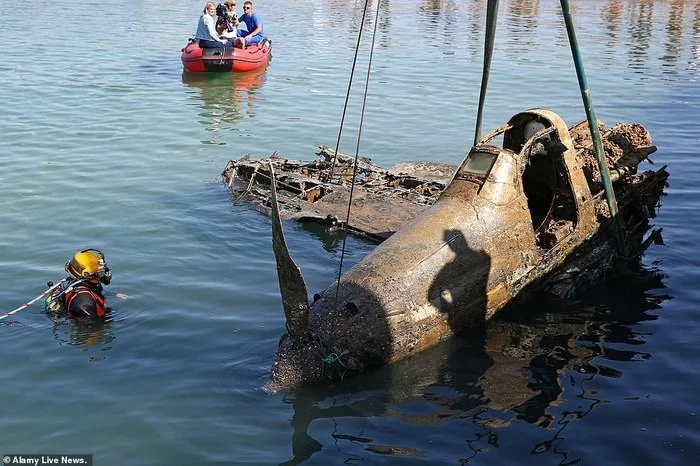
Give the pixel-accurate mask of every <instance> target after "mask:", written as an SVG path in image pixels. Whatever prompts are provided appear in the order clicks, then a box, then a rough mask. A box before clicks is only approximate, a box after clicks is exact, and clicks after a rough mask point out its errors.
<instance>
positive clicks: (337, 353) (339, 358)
mask: <svg viewBox="0 0 700 466" xmlns="http://www.w3.org/2000/svg"><path fill="white" fill-rule="evenodd" d="M309 337H310V338H311V340H312V341H314V342H316V344H317V345H318V347H319V348H320V349H321V350H322V351H328V352H329V353H328V355H327V356H326V357H322V358H321V361H322V362H325V363H326V364H327V366H328V367H332V366H333V364H335V363H338V364H339V365H340V366H341V367H342V372H341V373H340V380H343V378H344V377H345V374H346V373H347V371H348V366H347V365H346V364H345V360H344V359H343V358H344V357H345V356H346V355H347V354H348V350H342V351H341V350H339V349H337V348H336V347H334V346H333V345H331V344H330V343H329V342H328V340H326V339H325V338H323V336H322V335H321V334H320V333H318V332H315V331H314V330H311V329H309ZM321 354H323V353H321ZM325 370H326V366H323V373H324V377H325Z"/></svg>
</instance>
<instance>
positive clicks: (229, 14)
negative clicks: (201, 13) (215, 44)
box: [216, 0, 238, 38]
mask: <svg viewBox="0 0 700 466" xmlns="http://www.w3.org/2000/svg"><path fill="white" fill-rule="evenodd" d="M216 16H217V17H218V19H217V21H216V31H217V32H218V33H219V35H220V36H221V35H223V36H224V37H226V38H232V37H236V35H237V32H238V30H237V29H236V28H237V27H238V15H237V14H236V0H225V1H223V2H221V3H219V4H218V5H216Z"/></svg>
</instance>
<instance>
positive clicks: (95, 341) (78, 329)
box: [51, 317, 114, 360]
mask: <svg viewBox="0 0 700 466" xmlns="http://www.w3.org/2000/svg"><path fill="white" fill-rule="evenodd" d="M51 320H52V321H53V329H52V331H53V336H54V338H55V339H56V340H57V341H58V344H59V346H92V347H95V348H96V349H99V350H100V351H109V350H111V349H112V346H111V345H110V344H111V343H112V342H113V341H114V335H113V333H112V321H111V320H106V321H104V322H94V323H85V322H76V321H75V320H73V319H68V318H65V317H61V318H56V317H52V319H51ZM85 349H87V348H85ZM97 359H104V357H99V358H95V357H92V358H91V360H97Z"/></svg>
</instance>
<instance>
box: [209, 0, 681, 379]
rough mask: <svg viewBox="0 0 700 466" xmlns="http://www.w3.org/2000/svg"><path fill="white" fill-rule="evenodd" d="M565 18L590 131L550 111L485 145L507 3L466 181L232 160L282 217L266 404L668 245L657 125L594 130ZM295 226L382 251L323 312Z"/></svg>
mask: <svg viewBox="0 0 700 466" xmlns="http://www.w3.org/2000/svg"><path fill="white" fill-rule="evenodd" d="M561 4H562V9H563V10H564V19H565V21H566V25H567V32H568V33H569V39H570V43H571V47H572V51H574V62H575V64H576V71H577V75H578V78H579V85H580V87H581V94H582V97H583V100H584V107H585V109H586V116H587V119H586V121H584V122H581V123H578V124H576V125H573V126H572V127H571V128H569V127H567V125H566V123H565V122H564V121H563V119H562V118H561V117H560V116H558V115H557V114H556V113H554V112H552V111H550V110H546V109H542V108H537V109H530V110H526V111H524V112H521V113H518V114H516V115H514V116H513V117H512V118H510V120H508V122H507V123H505V124H503V125H501V126H499V127H498V128H496V129H495V130H494V131H493V132H492V133H490V134H488V135H487V136H485V137H483V138H482V137H481V119H482V111H483V103H484V97H485V93H486V87H487V86H486V83H487V81H488V74H489V68H490V56H491V51H492V49H493V38H494V35H495V17H496V12H497V5H498V0H489V2H488V14H487V28H486V53H485V63H484V73H483V77H482V86H481V95H480V100H479V111H478V115H477V129H476V131H475V137H474V145H473V147H472V148H471V150H469V152H468V153H467V155H466V157H465V158H464V160H463V161H462V162H461V164H460V165H459V166H457V167H456V168H454V169H452V170H450V169H449V167H445V166H431V165H430V164H414V165H410V166H404V167H402V168H394V169H390V170H382V169H380V168H379V167H376V166H375V165H373V164H371V162H370V161H369V160H366V159H360V158H359V155H356V156H355V158H354V159H352V158H343V157H342V156H340V155H339V154H338V153H337V148H336V150H335V151H333V152H332V157H331V156H328V154H325V155H326V156H325V157H324V156H323V153H322V158H321V159H319V160H317V161H315V162H311V163H308V164H302V163H296V162H290V161H288V160H285V159H283V158H281V157H279V156H273V157H270V158H269V159H267V160H264V161H257V162H256V161H253V160H250V159H249V158H244V159H241V160H238V161H231V162H229V164H228V165H227V167H226V169H225V170H224V173H223V176H224V179H225V181H226V182H227V184H228V185H229V186H231V187H232V186H233V181H234V180H236V179H239V180H242V181H243V182H244V183H246V184H247V188H246V189H245V190H244V191H243V194H251V195H253V196H257V198H258V201H259V202H260V203H261V204H260V205H261V206H264V207H265V208H266V209H269V212H270V213H271V215H272V219H273V222H272V225H273V232H272V242H273V249H274V252H275V257H276V260H277V270H278V276H279V282H280V290H281V292H282V303H283V307H284V312H285V317H286V323H287V325H286V327H287V332H286V333H285V334H284V335H283V336H282V338H281V339H280V342H279V347H278V350H277V354H276V357H275V361H274V363H273V366H272V371H271V382H270V384H269V385H268V386H267V387H266V388H267V389H268V390H270V391H279V390H287V389H292V388H295V387H299V386H301V385H306V384H312V383H320V382H324V381H331V380H339V379H342V378H344V377H345V376H347V375H349V374H351V373H355V372H361V371H364V370H366V369H368V368H371V367H374V366H378V365H382V364H386V363H391V362H395V361H398V360H401V359H404V358H406V357H408V356H411V355H412V354H415V353H417V352H420V351H423V350H425V349H427V348H430V347H432V346H434V345H436V344H437V343H438V342H439V341H441V340H444V339H446V338H449V337H450V336H451V335H453V334H455V333H457V332H460V331H461V330H463V329H466V328H469V327H473V326H477V325H481V324H483V322H484V321H485V320H487V319H489V318H491V317H492V316H493V315H494V314H495V313H496V312H498V311H499V310H501V309H503V308H504V307H505V306H506V305H508V304H509V303H511V302H514V301H516V300H522V299H527V298H528V297H531V296H532V295H533V294H534V293H537V292H540V291H542V290H543V289H547V290H549V291H552V292H555V293H557V294H559V295H563V296H565V295H566V294H567V293H568V292H570V291H571V290H572V289H574V288H575V287H576V286H577V285H580V284H582V283H585V282H586V281H590V280H593V279H595V278H597V277H598V276H600V275H601V274H603V273H604V272H606V271H608V270H610V269H611V268H613V267H615V266H618V265H621V264H624V263H625V262H626V261H627V260H629V259H630V258H636V257H639V255H640V254H641V253H642V252H643V251H644V250H645V249H646V248H647V247H648V246H649V245H650V244H651V243H652V242H660V241H661V236H660V233H661V232H660V229H658V230H653V231H652V232H651V233H650V234H648V235H647V233H648V232H649V230H650V228H651V225H650V223H649V219H650V218H652V217H654V215H655V209H656V207H657V206H658V202H659V199H660V197H661V195H662V194H663V188H664V186H665V184H666V180H667V177H668V173H667V172H666V169H665V167H662V168H660V169H658V170H656V171H653V170H648V171H644V172H640V171H639V170H638V166H639V164H640V163H641V162H642V161H644V160H648V156H649V154H651V153H653V152H654V151H655V150H656V148H655V147H654V146H653V145H652V144H651V137H650V136H649V134H648V132H647V131H646V129H645V128H644V127H642V126H641V125H636V124H633V125H627V124H617V125H614V126H613V127H611V128H610V129H606V128H605V127H604V126H603V125H602V124H601V123H600V122H599V121H598V120H597V119H596V117H595V112H594V110H593V105H592V103H591V102H590V95H589V94H590V93H589V92H588V89H587V84H586V82H585V74H584V72H583V68H582V65H581V63H580V55H579V54H578V53H577V50H578V49H577V44H576V40H575V34H574V33H573V24H572V23H571V16H570V13H569V11H568V0H561ZM322 152H323V151H322ZM446 173H449V175H448V176H445V175H446ZM277 178H279V181H278V180H277ZM278 190H279V195H278ZM278 198H279V199H278ZM351 200H352V203H351V202H350V201H351ZM280 201H281V202H280ZM280 204H281V206H280ZM351 210H352V215H350V211H351ZM281 216H285V217H287V218H297V219H300V220H304V219H322V220H325V221H327V222H329V224H330V225H331V227H333V228H339V229H345V230H347V231H350V232H354V233H360V234H364V235H365V236H369V237H371V238H374V239H377V240H383V241H382V242H381V244H379V245H378V246H377V247H376V248H375V249H374V250H373V251H372V252H370V253H369V254H368V255H367V256H366V257H365V258H364V259H362V260H361V261H359V262H358V263H357V264H356V265H355V266H354V267H352V268H351V269H350V270H349V271H348V272H347V273H345V274H344V275H343V276H342V277H340V279H339V280H338V281H337V282H336V283H334V284H332V285H331V286H330V287H329V288H327V289H326V290H324V291H322V292H320V293H316V294H315V295H314V297H313V303H312V304H309V302H308V294H307V290H306V285H305V283H304V280H303V277H302V275H301V273H300V271H299V269H298V267H297V266H296V264H294V262H293V260H292V259H291V255H290V253H289V251H288V250H287V247H286V244H285V240H284V234H283V231H282V225H281V221H280V218H281ZM645 235H647V236H646V238H645ZM341 260H342V259H341ZM341 265H342V262H341Z"/></svg>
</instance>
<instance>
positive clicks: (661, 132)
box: [0, 0, 700, 466]
mask: <svg viewBox="0 0 700 466" xmlns="http://www.w3.org/2000/svg"><path fill="white" fill-rule="evenodd" d="M239 3H242V2H240V1H239ZM485 3H486V2H485V1H484V0H475V1H469V2H456V1H439V0H436V1H416V0H402V1H391V2H389V1H388V0H385V1H383V2H381V11H380V14H379V22H378V35H377V42H376V46H375V55H374V63H373V65H374V66H373V72H372V75H371V79H370V88H369V94H368V99H367V110H366V116H365V122H364V126H363V128H362V142H361V152H362V154H363V155H368V156H371V157H372V158H373V160H374V161H375V162H377V163H379V164H381V165H385V166H389V165H391V164H393V163H396V162H399V161H407V160H433V161H440V162H450V163H457V162H458V161H459V160H461V158H462V155H463V154H464V153H465V152H466V150H467V149H468V147H469V146H470V144H471V140H472V138H473V128H474V124H475V114H476V104H477V101H478V87H479V78H480V73H481V60H482V57H481V53H482V52H481V50H482V44H483V32H484V31H483V30H484V26H483V25H484V21H485ZM573 3H574V4H575V5H574V15H575V21H576V25H577V32H578V36H579V40H580V42H581V46H582V49H583V58H584V63H585V65H586V71H587V72H588V78H589V85H590V88H591V92H592V95H593V98H594V102H595V105H596V110H597V113H598V117H599V118H600V119H601V120H603V121H605V122H606V123H608V124H612V123H615V122H617V121H626V122H640V123H643V124H644V125H646V127H647V128H648V129H649V130H650V131H651V134H652V137H653V139H654V143H655V144H656V145H657V146H658V148H659V150H658V153H657V154H655V155H653V156H652V159H653V160H654V162H656V166H657V167H658V166H660V165H661V164H668V166H669V172H670V173H671V178H670V180H669V187H668V189H667V194H668V195H667V196H666V197H665V198H664V199H663V202H662V207H661V209H660V211H659V215H658V217H657V219H656V225H657V226H660V227H663V229H664V239H665V242H666V245H665V246H656V247H653V248H652V249H651V250H650V251H649V252H648V253H647V255H646V257H645V258H644V261H643V269H644V270H646V272H645V271H640V274H639V277H635V278H632V279H630V280H628V281H625V282H624V283H616V284H612V285H605V286H604V285H601V286H599V287H596V288H595V289H594V290H593V291H592V292H591V293H588V294H587V295H586V296H584V297H582V298H579V299H576V300H572V301H569V302H565V303H551V302H547V301H544V300H539V301H536V302H532V303H530V304H528V305H527V306H525V307H523V308H522V309H518V310H517V312H514V313H511V314H508V315H504V316H501V317H500V318H499V319H496V320H495V321H493V322H491V323H489V324H488V325H487V326H486V327H485V328H484V329H483V330H482V331H479V332H477V333H476V334H474V335H467V336H465V337H463V338H460V339H455V340H453V341H450V342H447V343H445V344H443V345H441V346H439V347H437V348H435V349H433V350H431V351H429V352H428V353H426V354H424V355H420V356H418V357H416V358H414V359H412V360H409V361H404V362H403V363H400V364H396V365H393V366H391V367H387V368H386V369H382V370H378V371H375V372H372V373H370V374H366V375H364V376H361V377H358V378H355V379H351V380H349V381H347V382H346V383H345V384H343V385H341V386H337V387H323V388H314V389H307V390H299V391H297V392H294V393H285V394H279V395H268V394H266V393H264V392H263V391H262V390H261V386H262V385H263V384H264V383H265V382H266V381H267V380H268V369H269V365H270V362H271V360H272V357H273V354H274V351H275V349H276V347H277V340H278V338H279V336H280V335H281V334H282V332H283V328H284V318H283V313H282V308H281V302H280V298H279V295H278V285H277V277H276V274H275V266H274V258H273V255H272V251H271V248H270V241H271V240H270V222H269V219H268V218H267V217H265V216H264V215H262V214H259V213H258V212H256V211H255V210H254V209H252V208H251V206H249V205H247V204H246V203H240V204H236V205H234V204H233V203H232V201H231V197H230V196H229V194H228V192H227V190H226V189H225V187H224V186H223V185H222V183H221V182H220V179H219V173H220V172H221V170H222V169H223V168H224V166H225V164H226V162H227V161H228V160H229V159H231V158H238V157H240V156H242V155H245V154H248V153H250V154H252V155H253V156H257V157H263V156H267V155H269V154H270V153H272V152H273V151H278V152H279V153H280V154H282V155H283V156H286V157H290V158H297V159H311V158H313V156H314V151H315V144H316V143H323V144H326V145H331V146H333V145H334V144H335V140H336V138H337V135H338V125H339V123H340V117H341V113H342V109H343V103H344V100H345V92H346V89H347V84H348V78H349V73H350V66H351V63H352V58H353V52H354V46H355V43H356V41H357V33H358V29H359V28H360V26H361V24H360V20H361V17H362V6H363V2H359V1H338V0H325V1H318V0H311V1H308V2H304V3H303V4H299V3H298V2H291V1H279V2H269V1H258V2H256V9H257V11H258V12H259V13H260V14H261V15H262V17H263V19H264V21H265V30H266V32H267V33H268V35H269V37H271V38H272V40H273V44H274V45H273V58H272V61H271V63H270V65H269V67H268V68H267V69H266V70H264V72H262V73H253V74H252V75H248V76H229V75H221V76H206V77H198V78H192V77H188V76H183V74H182V67H181V64H180V58H179V54H180V49H181V47H183V46H184V44H185V42H186V39H187V38H188V37H189V36H190V35H191V34H192V33H193V32H194V30H195V27H196V22H197V18H198V16H199V14H200V12H201V10H202V7H203V2H194V1H190V0H188V1H181V2H171V1H163V0H155V1H150V2H143V1H140V0H125V1H123V2H111V3H110V2H106V3H105V2H93V1H88V2H78V1H68V0H53V1H50V2H49V1H44V0H37V1H35V2H32V3H31V5H30V7H31V8H29V9H25V8H24V7H22V6H21V5H18V4H13V3H11V2H8V1H3V2H1V3H0V13H1V14H0V39H2V42H3V43H4V44H6V46H5V49H4V54H3V57H2V60H1V61H0V82H2V86H0V102H2V109H3V111H2V115H3V118H2V123H1V124H0V128H1V129H2V131H1V132H2V137H0V153H1V154H2V160H3V163H2V165H1V166H0V233H1V234H0V283H2V287H0V309H2V311H1V312H7V311H9V310H12V309H14V308H15V307H16V306H18V305H19V304H21V303H23V302H26V301H28V300H29V299H31V298H32V297H34V296H36V295H37V294H38V293H40V292H41V291H43V290H44V289H45V284H46V282H47V281H49V280H57V279H60V278H62V277H63V276H64V272H63V268H62V267H63V264H64V263H65V262H66V261H67V260H68V258H69V257H70V256H71V255H72V254H73V252H75V251H76V250H79V249H82V248H86V247H97V248H100V249H102V250H103V251H104V252H105V254H106V255H107V259H108V262H109V263H110V265H111V267H112V269H113V271H114V279H113V282H112V285H111V286H109V287H108V291H109V295H108V299H109V301H110V303H111V304H112V306H113V307H114V308H115V316H114V320H113V321H112V322H111V323H109V324H107V325H106V326H104V327H99V328H88V329H86V328H82V327H78V326H76V325H74V324H72V323H65V322H58V323H54V322H52V321H51V320H50V319H49V318H48V317H47V316H46V315H44V313H43V312H42V310H41V309H40V308H29V309H25V310H23V311H21V312H19V313H18V314H16V315H15V316H13V317H11V318H8V319H4V320H2V321H0V354H2V363H1V366H0V383H1V385H2V391H1V392H0V396H1V398H0V413H1V416H0V453H34V454H42V453H84V454H92V455H94V464H95V465H96V466H105V465H124V464H129V465H195V464H202V465H204V464H222V465H223V464H226V465H228V464H279V463H284V464H298V463H302V462H304V463H305V464H323V465H325V464H341V463H350V464H359V463H365V464H399V463H400V464H461V463H475V464H573V463H577V462H579V463H581V464H594V465H598V464H698V463H699V462H700V422H699V421H700V401H698V400H699V398H698V395H697V390H698V387H700V364H699V361H698V359H699V358H698V352H697V344H698V341H700V330H699V326H700V310H698V306H697V303H698V302H699V301H700V293H699V292H698V286H697V284H698V283H699V282H700V281H699V280H700V273H699V272H698V262H699V259H698V246H697V245H698V243H699V242H700V228H698V227H699V226H700V222H699V217H700V214H699V213H698V210H697V205H698V204H699V202H700V190H699V189H698V183H697V182H698V179H700V159H699V155H700V154H698V147H699V146H700V124H698V121H699V120H700V92H699V91H700V83H699V81H700V3H699V2H695V1H691V0H688V1H683V0H667V1H661V0H657V1H654V0H587V1H585V2H583V1H579V2H573ZM239 6H240V5H239ZM558 10H559V3H558V2H555V1H537V0H522V1H514V0H511V1H502V2H501V14H500V16H499V25H498V36H497V44H496V50H495V52H494V62H493V70H492V78H491V86H490V88H489V93H488V98H487V103H486V113H485V121H484V128H485V129H486V130H490V129H491V128H493V127H495V126H497V125H498V124H500V123H501V122H504V121H506V120H507V119H508V118H509V117H510V116H511V115H512V114H514V113H517V112H518V111H521V110H523V109H526V108H529V107H534V106H545V107H548V108H551V109H552V110H554V111H556V112H558V113H559V114H560V115H562V116H563V117H564V119H565V120H566V121H567V122H569V123H573V122H575V121H578V120H582V119H584V117H585V116H584V113H583V107H582V104H581V99H580V94H579V91H578V87H577V82H576V76H575V73H574V69H573V65H572V60H571V55H570V52H569V49H568V42H567V39H566V33H565V30H564V27H563V23H562V21H561V16H560V14H559V13H558ZM373 18H374V14H373V13H370V14H369V15H368V20H367V22H366V27H367V29H366V31H367V34H366V35H365V36H364V39H363V41H362V42H361V58H360V60H359V64H358V69H359V70H362V69H364V67H366V64H367V56H368V50H369V45H370V42H369V39H370V34H369V32H370V31H371V28H372V26H373ZM82 45H87V47H82ZM355 83H356V86H355V87H354V88H353V91H352V93H351V98H350V105H349V109H348V115H347V117H346V129H345V131H344V137H343V141H342V143H341V150H343V151H345V152H349V153H354V148H355V144H356V139H355V138H356V135H357V129H358V126H359V115H360V110H361V93H362V84H363V83H364V76H363V75H362V74H360V75H359V77H358V78H356V81H355ZM285 228H286V231H287V239H288V242H289V244H290V249H291V251H292V254H293V255H294V257H295V259H296V260H297V262H298V263H299V265H300V267H301V268H302V271H303V273H304V275H305V277H306V280H307V285H308V288H309V291H310V292H312V293H313V292H314V291H317V290H320V289H322V288H324V287H325V286H327V285H329V284H330V282H331V280H332V277H333V276H334V275H335V274H336V273H337V271H338V267H339V262H340V248H339V238H337V237H333V236H330V235H329V234H327V233H325V232H324V231H322V229H313V228H307V227H302V226H300V225H297V224H293V223H288V224H285ZM371 247H372V245H371V244H367V243H365V242H362V241H360V240H356V239H350V240H349V242H348V251H347V254H348V256H347V257H346V259H345V264H352V263H354V262H355V261H357V260H358V259H359V258H361V257H362V256H363V255H364V254H366V253H367V252H368V251H369V250H370V249H371ZM116 293H123V294H126V295H127V296H128V298H127V299H124V300H119V299H117V298H116V296H115V294H116Z"/></svg>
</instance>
